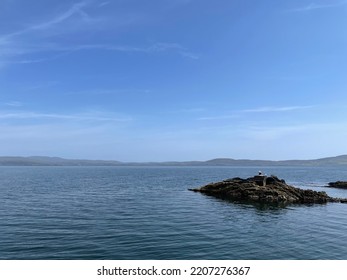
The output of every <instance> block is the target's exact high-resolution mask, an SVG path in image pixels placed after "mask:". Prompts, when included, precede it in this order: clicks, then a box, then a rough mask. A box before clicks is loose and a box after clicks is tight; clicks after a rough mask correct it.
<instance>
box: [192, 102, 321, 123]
mask: <svg viewBox="0 0 347 280" xmlns="http://www.w3.org/2000/svg"><path fill="white" fill-rule="evenodd" d="M314 107H316V106H315V105H308V106H284V107H259V108H252V109H244V110H236V111H233V112H230V111H229V112H226V113H225V114H221V115H215V116H204V117H200V118H198V119H197V120H199V121H213V120H227V119H236V118H240V117H241V116H242V114H248V113H281V112H283V113H284V112H291V111H298V110H308V109H312V108H314Z"/></svg>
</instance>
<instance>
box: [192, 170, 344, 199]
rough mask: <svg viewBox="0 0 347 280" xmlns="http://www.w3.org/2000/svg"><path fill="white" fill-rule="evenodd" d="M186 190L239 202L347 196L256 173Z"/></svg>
mask: <svg viewBox="0 0 347 280" xmlns="http://www.w3.org/2000/svg"><path fill="white" fill-rule="evenodd" d="M189 190H190V191H194V192H200V193H203V194H205V195H210V196H214V197H217V198H222V199H227V200H231V201H239V202H257V203H284V204H289V203H296V204H313V203H327V202H344V203H346V202H347V200H346V199H340V198H333V197H330V196H328V195H327V194H326V193H325V192H317V191H313V190H304V189H300V188H296V187H293V186H290V185H288V184H286V182H285V181H284V180H282V179H279V178H278V177H276V176H274V175H271V176H269V177H267V176H262V175H259V176H254V177H250V178H247V179H242V178H238V177H237V178H232V179H227V180H224V181H221V182H217V183H210V184H208V185H206V186H203V187H201V188H197V189H189Z"/></svg>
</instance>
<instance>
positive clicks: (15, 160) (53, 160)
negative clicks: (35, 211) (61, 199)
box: [0, 155, 347, 167]
mask: <svg viewBox="0 0 347 280" xmlns="http://www.w3.org/2000/svg"><path fill="white" fill-rule="evenodd" d="M0 166H259V167H261V166H307V167H310V166H317V167H318V166H347V155H340V156H335V157H326V158H319V159H310V160H279V161H274V160H250V159H231V158H216V159H212V160H207V161H167V162H121V161H115V160H85V159H65V158H60V157H45V156H31V157H21V156H0Z"/></svg>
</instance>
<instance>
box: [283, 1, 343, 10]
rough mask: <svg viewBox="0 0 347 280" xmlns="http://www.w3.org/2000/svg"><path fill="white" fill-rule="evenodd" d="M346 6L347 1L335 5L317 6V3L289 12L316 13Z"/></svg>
mask: <svg viewBox="0 0 347 280" xmlns="http://www.w3.org/2000/svg"><path fill="white" fill-rule="evenodd" d="M346 4H347V1H342V2H338V3H335V4H317V3H314V2H312V3H310V4H309V5H307V6H305V7H301V8H296V9H292V10H289V12H309V11H314V10H319V9H329V8H338V7H341V6H344V5H346Z"/></svg>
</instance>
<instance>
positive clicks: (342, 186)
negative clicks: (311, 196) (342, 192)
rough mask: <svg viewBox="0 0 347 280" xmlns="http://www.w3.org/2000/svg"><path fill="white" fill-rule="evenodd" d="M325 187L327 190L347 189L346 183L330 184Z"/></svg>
mask: <svg viewBox="0 0 347 280" xmlns="http://www.w3.org/2000/svg"><path fill="white" fill-rule="evenodd" d="M327 187H328V188H337V189H347V182H346V181H336V182H330V183H329V185H328V186H327Z"/></svg>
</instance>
